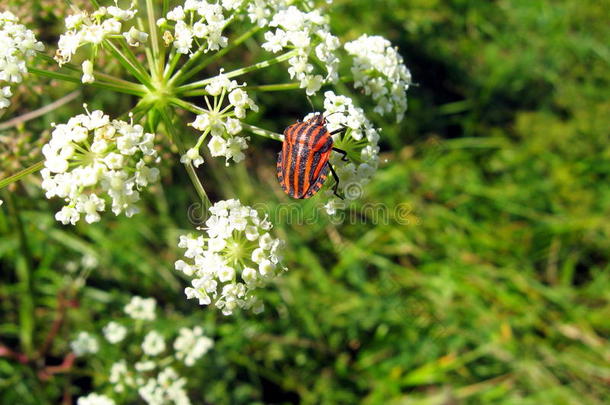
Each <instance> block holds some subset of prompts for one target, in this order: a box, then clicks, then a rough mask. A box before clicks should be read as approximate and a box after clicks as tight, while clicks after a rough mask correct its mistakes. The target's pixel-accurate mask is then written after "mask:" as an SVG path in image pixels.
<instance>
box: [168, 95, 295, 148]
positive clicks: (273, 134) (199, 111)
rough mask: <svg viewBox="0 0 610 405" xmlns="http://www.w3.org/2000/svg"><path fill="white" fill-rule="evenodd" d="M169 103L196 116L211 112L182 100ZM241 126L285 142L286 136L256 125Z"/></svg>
mask: <svg viewBox="0 0 610 405" xmlns="http://www.w3.org/2000/svg"><path fill="white" fill-rule="evenodd" d="M169 102H170V104H173V105H175V106H177V107H180V108H183V109H185V110H186V111H190V112H192V113H194V114H203V113H206V112H209V111H208V110H206V109H205V108H201V107H199V106H196V105H195V104H193V103H189V102H188V101H184V100H180V99H179V98H172V99H170V101H169ZM241 125H242V127H243V128H245V129H246V130H248V131H250V132H251V133H253V134H255V135H259V136H262V137H265V138H269V139H274V140H276V141H283V140H284V135H282V134H278V133H277V132H273V131H269V130H267V129H263V128H259V127H257V126H254V125H250V124H246V123H245V122H242V123H241Z"/></svg>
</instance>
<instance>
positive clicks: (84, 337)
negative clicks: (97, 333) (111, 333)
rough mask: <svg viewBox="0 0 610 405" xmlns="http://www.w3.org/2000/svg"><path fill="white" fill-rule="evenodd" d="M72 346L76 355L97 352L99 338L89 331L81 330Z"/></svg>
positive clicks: (71, 343)
mask: <svg viewBox="0 0 610 405" xmlns="http://www.w3.org/2000/svg"><path fill="white" fill-rule="evenodd" d="M70 348H71V349H72V351H73V352H74V354H75V355H76V356H83V355H85V354H95V353H97V351H98V350H99V348H100V347H99V344H98V342H97V339H96V338H95V337H93V336H92V335H91V334H89V333H87V332H79V334H78V335H77V336H76V339H74V340H73V341H72V342H70Z"/></svg>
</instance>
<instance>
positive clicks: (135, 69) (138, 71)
mask: <svg viewBox="0 0 610 405" xmlns="http://www.w3.org/2000/svg"><path fill="white" fill-rule="evenodd" d="M102 43H103V44H104V46H105V47H106V49H108V50H109V51H110V53H112V54H113V55H114V57H115V58H117V60H118V61H119V63H120V64H121V65H123V67H124V68H125V69H127V71H128V72H129V73H131V74H132V75H133V76H134V77H135V78H136V79H138V80H139V81H140V82H141V83H142V84H144V85H145V86H146V87H148V88H149V89H152V88H153V86H152V84H151V81H150V77H149V76H148V74H147V73H146V72H143V71H142V67H141V65H140V63H139V62H138V63H136V64H134V62H133V61H131V60H130V59H129V58H128V57H127V56H125V55H124V54H123V52H121V50H120V49H119V48H117V47H116V45H115V44H113V43H112V42H111V41H110V40H108V39H105V40H104V42H102Z"/></svg>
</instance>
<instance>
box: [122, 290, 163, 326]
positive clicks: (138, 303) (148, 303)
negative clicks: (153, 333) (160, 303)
mask: <svg viewBox="0 0 610 405" xmlns="http://www.w3.org/2000/svg"><path fill="white" fill-rule="evenodd" d="M156 308H157V301H155V299H154V298H142V297H139V296H137V295H135V296H133V297H132V298H131V300H130V301H129V303H128V304H127V305H125V313H126V314H127V315H129V316H130V317H131V318H133V319H139V320H143V321H154V320H155V318H156V317H157V315H156V314H155V309H156Z"/></svg>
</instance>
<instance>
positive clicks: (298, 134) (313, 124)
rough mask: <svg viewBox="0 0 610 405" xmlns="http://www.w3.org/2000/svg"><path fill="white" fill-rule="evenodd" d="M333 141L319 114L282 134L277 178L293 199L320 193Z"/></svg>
mask: <svg viewBox="0 0 610 405" xmlns="http://www.w3.org/2000/svg"><path fill="white" fill-rule="evenodd" d="M332 147H333V138H332V136H331V135H330V132H329V131H328V129H326V118H324V116H323V115H322V114H321V113H318V114H316V115H314V116H313V117H312V118H310V119H309V120H307V121H304V122H297V123H296V124H293V125H290V126H289V127H288V128H286V130H285V131H284V142H283V143H282V151H281V152H280V153H279V154H278V158H277V178H278V180H279V182H280V186H281V187H282V189H283V190H284V191H285V192H286V194H288V195H289V196H291V197H293V198H309V197H311V196H313V195H314V194H315V193H317V192H318V190H320V188H321V187H322V185H323V184H324V181H325V180H326V177H327V176H328V170H329V163H328V159H329V157H330V153H331V151H332Z"/></svg>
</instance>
